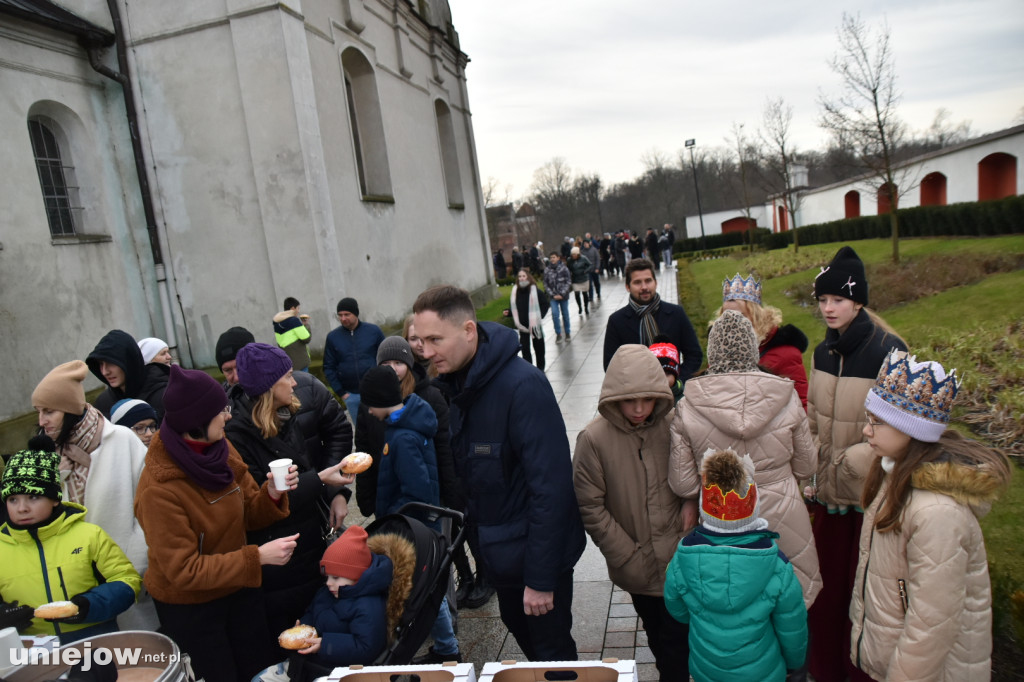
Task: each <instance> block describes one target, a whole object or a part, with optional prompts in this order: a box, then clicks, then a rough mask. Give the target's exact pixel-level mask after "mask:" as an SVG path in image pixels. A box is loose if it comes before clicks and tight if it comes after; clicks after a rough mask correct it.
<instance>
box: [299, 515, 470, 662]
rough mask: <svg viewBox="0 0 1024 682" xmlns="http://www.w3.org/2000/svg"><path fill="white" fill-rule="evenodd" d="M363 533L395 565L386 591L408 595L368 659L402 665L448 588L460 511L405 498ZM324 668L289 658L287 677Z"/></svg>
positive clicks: (419, 641) (458, 535) (460, 526)
mask: <svg viewBox="0 0 1024 682" xmlns="http://www.w3.org/2000/svg"><path fill="white" fill-rule="evenodd" d="M420 519H424V520H425V521H426V522H427V523H438V525H440V526H441V527H442V528H445V530H444V531H442V532H438V531H436V530H434V529H432V528H430V527H429V526H427V525H426V523H424V521H421V520H420ZM366 532H367V534H368V535H369V536H370V537H369V539H368V541H367V544H368V545H369V547H370V550H371V551H373V552H374V553H375V554H386V555H387V556H388V557H389V558H390V559H391V560H392V563H394V564H395V566H396V570H395V575H396V580H395V582H394V583H393V584H392V586H391V592H392V593H395V592H396V591H397V593H398V594H399V595H404V594H407V595H408V596H407V597H405V599H404V601H401V602H399V603H400V604H401V613H400V614H396V617H395V618H391V617H389V619H388V621H389V623H391V622H392V621H393V622H394V627H393V628H391V632H389V633H388V645H387V647H386V648H385V649H384V651H383V652H382V653H381V654H380V656H378V657H377V660H376V661H374V665H404V664H408V663H409V662H411V661H412V658H413V656H414V655H415V654H416V652H417V650H419V648H420V646H421V645H422V644H423V642H424V641H425V640H426V638H427V635H428V634H429V633H430V628H431V627H432V626H433V624H434V621H435V619H436V618H437V611H438V609H439V608H440V607H441V600H442V599H443V598H444V595H445V591H446V590H447V589H448V585H449V580H450V574H451V565H452V554H453V548H454V547H456V546H458V544H459V543H460V542H461V541H462V539H463V534H464V533H465V530H464V528H463V518H462V514H461V513H460V512H457V511H454V510H451V509H444V508H442V507H434V506H432V505H428V504H423V503H421V502H410V503H408V504H405V505H403V506H402V507H401V508H400V509H399V510H398V512H397V513H395V514H388V515H387V516H384V517H382V518H380V519H376V520H375V521H374V522H373V523H371V524H370V525H369V526H367V527H366ZM453 535H454V536H453ZM396 548H397V550H398V551H396ZM410 548H411V551H410ZM403 555H404V556H403ZM409 562H414V565H413V566H411V567H410V568H412V570H405V571H400V570H399V565H401V564H403V563H405V564H408V563H409ZM399 575H403V576H407V577H406V578H405V579H404V580H403V579H399V578H398V576H399ZM402 583H404V584H402ZM390 601H392V600H391V599H390V598H389V602H390ZM389 616H390V614H389ZM330 672H331V671H330V669H328V668H325V667H323V666H320V665H318V664H316V663H313V662H311V661H308V660H307V659H305V657H303V656H299V655H292V656H290V657H289V676H290V678H291V679H292V680H307V679H313V678H315V677H317V676H319V675H327V674H329V673H330Z"/></svg>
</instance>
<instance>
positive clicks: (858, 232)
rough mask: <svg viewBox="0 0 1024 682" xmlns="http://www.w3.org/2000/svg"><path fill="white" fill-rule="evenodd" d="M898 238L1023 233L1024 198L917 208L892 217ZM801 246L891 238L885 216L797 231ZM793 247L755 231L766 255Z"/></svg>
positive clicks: (737, 236)
mask: <svg viewBox="0 0 1024 682" xmlns="http://www.w3.org/2000/svg"><path fill="white" fill-rule="evenodd" d="M897 216H898V217H899V229H900V236H901V237H990V236H994V235H1000V234H1018V233H1020V232H1024V195H1021V196H1014V197H1008V198H1006V199H999V200H996V201H979V202H970V203H962V204H952V205H949V206H918V207H915V208H904V209H900V210H899V211H897ZM797 232H798V233H799V235H800V245H801V246H808V245H811V244H828V243H831V242H846V241H856V240H858V239H881V238H887V237H891V236H892V232H891V228H890V225H889V216H888V214H886V215H880V216H879V215H875V216H862V217H860V218H846V219H844V220H836V221H833V222H830V223H820V224H817V225H806V226H804V227H799V228H797ZM705 242H706V246H705V248H707V249H715V248H722V247H725V246H736V245H740V244H746V243H747V233H746V232H734V233H731V234H716V235H712V236H709V237H707V238H706V240H705ZM792 243H793V232H792V231H787V232H778V233H774V234H773V233H772V232H771V230H767V229H764V228H759V229H757V230H756V231H755V233H754V244H755V245H758V246H761V247H763V248H765V249H768V250H771V249H783V248H786V247H787V246H789V245H790V244H792ZM700 248H701V245H700V238H699V237H698V238H693V239H683V240H679V241H678V242H676V251H678V252H681V253H685V252H689V251H697V250H698V249H700Z"/></svg>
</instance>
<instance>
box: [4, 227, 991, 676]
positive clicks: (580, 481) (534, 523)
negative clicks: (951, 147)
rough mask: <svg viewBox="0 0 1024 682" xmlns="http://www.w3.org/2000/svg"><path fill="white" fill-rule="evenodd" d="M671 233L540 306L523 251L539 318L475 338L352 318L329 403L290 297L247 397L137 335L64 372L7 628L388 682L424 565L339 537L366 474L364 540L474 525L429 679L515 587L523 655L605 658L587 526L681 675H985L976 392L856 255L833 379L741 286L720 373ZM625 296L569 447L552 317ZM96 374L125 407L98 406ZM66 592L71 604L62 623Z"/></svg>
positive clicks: (838, 310)
mask: <svg viewBox="0 0 1024 682" xmlns="http://www.w3.org/2000/svg"><path fill="white" fill-rule="evenodd" d="M670 234H671V226H668V225H666V226H665V228H664V229H663V231H662V234H661V236H660V238H659V236H658V235H657V234H655V231H654V230H648V235H647V239H646V244H644V245H643V246H642V247H641V248H640V249H639V250H638V251H635V252H632V253H630V251H631V249H632V245H633V242H634V241H636V242H637V243H638V244H640V240H639V239H638V238H637V236H636V234H635V233H634V234H633V235H632V236H628V235H624V234H622V233H617V234H616V235H614V236H613V235H611V234H608V233H606V234H605V235H604V237H603V238H601V239H597V238H593V237H591V235H589V234H588V235H586V236H585V237H584V238H583V239H581V240H580V242H579V243H578V244H577V243H575V241H574V240H572V239H570V238H566V242H565V244H564V245H563V249H559V250H558V251H552V252H551V253H550V254H548V259H547V264H546V265H545V266H543V277H542V279H543V286H541V284H540V283H538V280H537V278H536V275H537V274H538V273H537V272H536V269H535V268H534V267H533V264H532V263H531V262H528V261H526V260H522V258H523V257H522V255H521V254H520V253H519V251H518V250H514V252H513V261H514V267H515V266H516V265H518V267H515V273H516V285H515V287H514V288H513V291H512V294H511V296H510V299H509V308H508V310H507V311H506V315H507V316H508V317H510V318H511V320H510V321H511V322H512V327H511V328H510V327H509V326H505V325H502V324H497V323H493V322H485V321H479V320H477V318H476V312H475V308H474V306H473V303H472V300H471V298H470V296H469V294H468V292H466V291H465V290H463V289H460V288H458V287H454V286H448V285H440V286H435V287H432V288H430V289H428V290H426V291H424V292H423V293H421V294H420V295H419V297H418V298H417V299H416V301H415V302H414V304H413V306H412V314H410V315H409V317H408V318H407V319H406V320H405V323H404V325H403V327H402V332H401V334H398V335H395V336H390V337H386V336H385V335H384V333H383V332H382V330H381V329H380V328H379V327H378V326H376V325H373V324H370V323H368V322H363V321H361V320H360V308H359V304H358V302H357V301H356V300H355V299H353V298H347V297H346V298H343V299H341V300H340V301H339V302H338V304H337V311H336V312H337V318H338V322H339V325H340V326H338V327H337V328H336V329H334V330H333V331H331V332H330V333H329V334H327V337H326V343H325V352H324V361H323V362H324V365H323V370H324V375H325V376H326V378H327V382H328V384H329V386H330V388H328V387H327V386H325V385H324V384H323V383H321V382H320V381H319V380H317V379H316V378H315V377H314V376H313V375H312V374H310V373H309V371H308V370H309V365H310V356H309V353H308V350H307V346H308V344H309V340H310V338H311V333H310V323H309V318H308V316H304V315H302V314H301V313H300V312H299V310H300V304H299V301H298V300H297V299H294V298H288V299H286V300H285V301H284V305H283V311H282V312H280V313H277V314H276V315H274V317H273V324H272V328H273V332H274V340H275V344H273V345H271V344H264V343H259V342H257V341H256V338H255V335H254V334H252V333H251V332H250V331H249V330H247V329H244V328H242V327H233V328H231V329H228V330H227V331H225V332H224V333H223V334H222V335H221V336H220V338H219V339H218V342H217V344H216V350H215V356H216V362H217V365H218V368H219V369H220V370H221V372H222V373H223V375H224V381H223V383H218V382H217V381H216V380H215V379H214V378H212V377H211V375H210V374H208V373H206V372H204V371H201V370H191V369H185V368H182V367H181V366H180V365H177V364H174V362H173V359H172V357H171V354H170V352H169V349H168V346H167V344H166V343H164V342H163V341H161V340H160V339H155V338H147V339H142V340H140V341H136V340H135V339H134V338H132V337H131V336H130V335H129V334H127V333H126V332H124V331H121V330H113V331H111V332H109V333H108V334H106V335H105V336H104V337H103V338H102V339H100V340H99V342H98V343H97V344H96V347H95V348H94V350H93V351H92V352H91V353H90V354H89V355H88V356H87V357H86V359H85V361H82V360H72V361H69V362H66V363H64V364H61V365H59V366H57V367H55V368H54V369H53V370H52V371H50V372H49V373H48V374H47V375H46V376H45V377H43V378H42V379H41V381H40V382H39V384H38V386H37V387H36V389H35V390H34V391H33V393H32V396H31V401H32V407H33V408H34V409H35V410H36V411H37V413H38V423H39V435H37V436H36V437H35V438H33V439H32V441H30V442H29V444H28V447H27V448H26V449H24V450H22V451H19V452H17V453H15V454H14V455H12V456H10V457H9V459H8V461H7V463H6V467H5V468H4V471H3V474H2V481H0V497H2V498H3V500H4V502H5V504H4V508H3V514H4V518H3V521H4V523H3V525H2V526H0V563H2V564H3V565H4V567H5V568H4V570H3V571H2V572H0V573H2V575H0V626H3V627H7V626H15V627H18V628H19V629H21V630H23V631H25V632H28V633H35V634H51V635H56V636H57V637H59V639H60V642H61V643H65V644H66V643H69V642H73V641H77V640H79V639H82V638H85V637H90V636H93V635H96V634H101V633H105V632H111V631H116V630H117V629H143V630H157V629H159V631H160V632H162V633H164V634H166V635H168V636H169V637H171V638H172V639H173V640H174V641H175V642H176V643H177V644H178V646H179V647H180V648H181V649H182V651H183V652H184V653H186V654H188V656H189V657H190V659H191V663H192V665H193V667H194V669H195V671H196V673H197V675H198V676H199V677H204V678H205V679H206V680H207V681H208V682H212V681H213V680H218V681H220V680H249V679H266V680H278V679H313V678H314V677H315V676H317V675H318V674H323V673H324V671H325V670H329V669H330V668H331V667H333V666H337V665H348V664H353V663H364V664H365V663H371V662H372V661H373V660H374V659H375V658H376V657H377V656H378V655H379V654H380V653H381V651H382V650H383V649H384V647H385V645H386V644H387V642H388V641H389V639H390V637H391V633H392V629H391V628H392V626H393V624H394V622H395V619H396V617H397V614H398V613H400V611H401V606H402V603H403V601H404V598H405V597H406V596H407V595H408V588H407V587H402V586H407V585H408V584H409V583H410V582H411V578H410V576H411V572H412V571H413V570H414V569H413V564H414V558H413V557H412V556H411V552H412V549H411V546H409V545H408V543H405V544H403V542H400V541H396V540H395V539H394V538H390V539H382V538H378V537H369V538H368V537H367V535H366V533H365V531H363V529H362V528H360V527H359V526H350V527H349V528H348V529H347V530H344V527H345V525H346V517H347V516H348V513H349V511H348V505H349V503H350V501H351V498H352V496H353V491H352V485H353V484H355V498H356V503H357V504H358V506H359V509H360V511H361V512H362V513H363V515H365V516H367V517H369V516H371V515H372V516H375V517H377V518H380V517H382V516H385V515H387V514H392V513H394V512H396V511H397V510H398V509H399V508H400V507H401V506H402V505H403V504H404V503H406V502H422V503H426V504H429V505H435V506H437V505H443V506H445V507H449V508H452V509H456V510H458V511H461V512H463V513H465V515H466V523H467V525H466V529H467V533H466V538H467V542H466V545H467V546H464V547H463V546H460V547H458V548H456V551H455V557H454V562H453V563H454V565H455V569H456V573H457V575H458V587H459V589H458V590H457V591H456V593H455V597H454V600H453V601H454V602H455V603H449V600H448V598H445V599H444V600H442V602H441V606H440V608H439V610H438V613H437V614H436V617H435V616H434V614H429V615H430V616H431V618H432V619H433V621H434V622H433V627H432V629H431V638H432V644H431V646H430V648H429V649H428V652H427V654H426V655H425V656H423V657H421V658H420V659H418V660H417V662H441V661H448V660H456V661H458V660H461V656H462V653H461V651H460V648H459V642H458V639H457V637H456V634H455V628H454V624H453V620H452V615H453V613H454V612H455V611H456V610H457V609H458V608H466V607H468V608H476V607H479V606H481V605H483V604H484V603H486V602H487V601H488V600H490V599H491V597H492V596H495V595H496V597H497V603H498V608H499V611H500V615H501V619H502V621H503V623H504V624H505V625H506V626H507V628H508V630H509V632H510V633H511V634H512V635H513V637H514V638H515V640H516V642H517V643H518V645H519V646H520V648H521V650H522V651H523V653H524V654H525V655H526V657H527V658H529V659H530V660H559V661H571V660H576V658H577V651H576V643H575V641H574V640H573V637H572V634H571V629H572V619H573V614H572V597H573V574H574V567H575V565H576V563H577V561H578V560H579V558H580V556H581V555H582V553H583V549H584V546H585V544H586V535H587V534H589V535H590V537H591V538H592V539H593V541H594V543H595V544H596V545H597V547H598V548H599V549H600V551H601V552H602V554H603V556H604V558H605V560H606V563H607V567H608V573H609V577H610V579H611V581H612V582H613V583H615V584H616V585H617V586H619V587H620V588H621V589H623V590H625V591H627V592H628V593H629V594H630V596H631V599H632V603H633V606H634V608H635V610H636V612H637V614H638V616H639V618H640V621H641V623H642V626H643V628H644V630H645V631H646V633H647V641H648V644H649V646H650V648H651V651H652V653H653V655H654V657H655V660H656V665H657V668H658V670H659V674H660V679H661V680H665V681H674V680H684V681H685V680H688V679H690V676H691V675H692V676H693V678H694V679H696V680H723V679H758V680H783V679H791V680H801V679H806V676H807V674H808V673H810V674H811V675H813V677H814V679H815V680H818V681H819V682H833V681H835V682H842V681H843V680H846V679H850V680H858V679H878V680H884V679H921V680H925V679H928V680H980V679H988V675H989V668H990V652H991V641H992V633H991V630H992V621H991V590H990V587H989V582H988V574H987V562H986V556H985V548H984V541H983V539H982V536H981V531H980V527H979V525H978V521H977V517H978V515H979V514H980V513H982V512H983V511H985V510H986V509H987V506H988V505H989V504H990V503H991V502H992V501H993V500H994V499H995V498H996V496H997V495H998V494H999V492H1000V491H1001V490H1002V489H1003V488H1004V487H1005V485H1006V484H1007V482H1008V480H1009V475H1010V469H1009V465H1008V462H1007V460H1006V458H1005V456H1003V455H1002V454H1001V453H999V452H997V451H995V450H993V449H990V448H987V447H984V446H982V445H980V444H978V443H976V442H973V441H970V440H968V439H966V438H964V437H963V436H961V435H959V434H958V433H957V432H956V431H953V430H950V429H948V428H947V427H948V425H949V421H950V412H951V406H952V402H953V399H954V398H955V396H956V393H957V388H958V379H957V376H956V374H955V372H954V371H947V370H946V369H945V368H944V367H943V366H942V365H941V364H940V363H939V362H936V361H923V362H919V361H918V360H917V359H916V358H915V357H914V356H912V355H909V354H908V353H907V346H906V343H905V342H904V341H903V339H902V338H901V337H900V336H899V335H898V334H897V333H896V331H895V330H893V329H892V328H891V327H889V325H888V324H887V323H886V322H885V321H884V320H883V319H882V318H881V317H879V316H878V315H877V314H876V313H874V312H873V311H871V310H870V308H869V307H868V303H869V295H868V294H869V291H868V281H867V273H866V271H865V268H864V265H863V263H862V262H861V260H860V259H859V258H858V256H857V254H856V253H855V252H854V251H853V249H851V248H849V247H843V248H842V249H841V250H840V251H839V252H838V253H837V254H836V255H835V257H834V258H833V259H832V261H831V262H830V263H829V264H828V265H827V266H826V267H823V268H822V269H821V273H820V274H819V275H818V276H817V277H816V278H815V280H814V283H813V286H814V295H815V297H816V299H817V300H818V306H819V310H820V313H821V316H822V318H823V321H824V323H825V326H826V332H825V337H824V339H823V340H822V341H821V342H820V343H819V344H818V345H817V347H816V348H815V350H814V353H813V361H812V365H811V367H812V371H811V373H810V376H808V375H807V373H806V371H805V370H804V364H803V360H802V357H803V353H804V351H805V350H806V349H807V348H808V339H807V336H806V335H805V334H804V333H803V332H801V331H800V330H799V329H797V328H796V327H794V326H793V325H787V324H784V323H783V320H782V314H781V311H779V309H778V308H775V307H772V306H770V305H768V304H766V303H765V302H764V301H763V300H762V294H763V292H762V289H761V285H760V282H759V281H758V280H757V279H756V278H755V277H754V276H752V275H749V276H746V277H744V276H741V275H739V274H737V275H736V276H735V277H733V278H731V279H726V280H725V282H724V283H723V297H722V307H721V308H720V309H719V310H718V311H717V312H716V315H715V319H714V320H712V323H711V325H710V332H709V335H708V338H707V342H706V350H707V366H706V369H704V370H703V371H700V368H701V367H702V365H703V362H704V350H703V348H702V345H701V343H700V342H699V340H698V339H697V335H696V332H695V330H694V327H693V325H692V324H691V322H690V320H689V318H688V317H687V314H686V312H685V310H684V309H683V308H682V307H681V306H678V305H675V304H672V303H669V302H667V301H662V300H661V298H660V296H659V295H658V280H657V276H658V273H659V272H660V271H662V268H661V267H660V266H659V261H662V260H663V259H664V266H665V269H668V267H669V263H670V262H671V241H668V240H669V239H672V240H674V235H673V236H672V237H669V235H670ZM620 242H621V246H622V250H620V249H619V245H620ZM666 242H667V245H666ZM539 246H540V245H539V244H538V246H537V247H534V248H538V247H539ZM645 251H646V253H647V255H649V256H650V258H644V257H643V255H644V252H645ZM538 253H539V251H538ZM627 254H628V255H627ZM516 255H520V262H519V263H518V264H515V256H516ZM496 267H497V263H496ZM503 267H504V266H503ZM616 273H621V276H622V278H623V280H624V285H625V288H626V291H627V292H628V296H629V299H628V302H627V304H626V305H625V306H623V307H622V308H621V309H620V310H617V311H615V312H614V313H612V314H611V315H609V317H608V322H607V328H606V330H605V336H604V344H603V354H604V366H605V371H606V373H605V378H604V382H603V385H602V388H601V395H600V398H599V402H598V415H597V416H596V417H595V418H594V420H593V421H592V422H591V423H590V424H588V425H587V427H586V428H585V429H583V430H582V431H581V432H580V434H579V436H578V438H577V442H576V447H575V453H574V455H573V456H570V445H569V441H568V436H567V433H566V427H565V423H564V421H563V419H562V416H561V411H560V409H559V406H558V402H557V400H556V398H555V395H554V392H553V390H552V387H551V385H550V383H549V382H548V380H547V378H546V376H545V374H544V371H543V370H544V367H545V347H544V333H543V329H542V320H543V318H544V316H545V315H546V313H547V311H548V310H551V311H552V317H553V322H554V328H555V332H556V341H557V342H563V341H564V342H566V343H567V342H569V341H570V340H571V332H570V312H569V294H570V292H572V293H573V294H574V295H575V299H576V302H577V307H578V311H577V312H578V314H579V315H580V316H586V315H588V314H589V313H590V307H591V306H594V305H598V302H599V301H600V300H601V278H602V276H604V277H605V282H604V284H605V286H608V285H609V284H610V282H609V281H608V279H607V278H608V277H610V276H616ZM563 329H564V331H563ZM534 363H535V365H534ZM89 372H91V373H92V374H93V375H94V376H95V377H96V378H97V379H99V380H100V381H101V382H102V383H103V384H105V385H106V388H105V389H104V390H103V391H102V392H101V393H100V394H99V395H98V397H97V398H96V399H95V400H94V402H93V404H91V405H90V404H88V403H87V402H86V395H85V390H84V381H85V380H86V378H87V376H88V373H89ZM332 390H333V393H332ZM339 399H340V402H339ZM346 410H347V414H346ZM353 422H354V424H355V427H354V428H353ZM353 443H354V444H355V447H356V449H357V450H359V451H361V452H366V453H369V454H370V455H371V456H372V457H373V464H372V466H371V467H370V469H368V470H367V471H365V472H362V473H360V474H358V476H354V475H351V474H344V473H342V471H341V461H342V459H343V458H344V457H345V456H346V455H348V454H349V453H350V452H351V451H352V450H353ZM282 462H283V464H282ZM275 471H276V473H274V472H275ZM357 479H358V480H357ZM423 520H424V521H425V522H426V523H428V525H431V526H432V527H434V528H435V529H439V525H438V524H437V522H436V521H435V520H432V519H430V518H424V519H423ZM343 530H344V532H342V531H343ZM335 538H337V539H335ZM72 545H74V546H75V547H77V548H78V549H76V550H75V551H74V552H70V551H68V548H69V547H71V546H72ZM471 558H472V560H473V561H472V562H471ZM473 562H475V567H476V569H475V571H474V570H473ZM403 590H405V591H404V592H403ZM50 601H67V602H70V603H71V604H73V605H74V609H73V610H74V613H73V614H72V615H69V616H61V617H57V618H52V619H43V618H39V617H35V616H34V613H33V608H32V607H36V606H40V605H41V604H42V603H43V602H50ZM293 625H310V626H313V627H315V628H316V631H315V633H314V635H312V636H310V638H309V639H308V640H305V641H303V642H302V644H301V645H300V646H299V647H295V648H296V649H297V651H296V652H293V653H291V654H290V655H289V654H287V653H286V652H283V651H282V650H281V649H280V648H278V647H277V646H276V645H275V642H274V640H275V637H277V635H278V633H281V632H282V631H285V630H287V629H288V628H290V627H292V626H293ZM284 659H287V661H285V660H284Z"/></svg>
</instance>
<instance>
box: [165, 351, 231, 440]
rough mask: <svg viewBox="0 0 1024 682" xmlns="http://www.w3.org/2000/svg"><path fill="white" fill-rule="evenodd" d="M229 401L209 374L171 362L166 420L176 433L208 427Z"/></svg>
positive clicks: (166, 397) (166, 394)
mask: <svg viewBox="0 0 1024 682" xmlns="http://www.w3.org/2000/svg"><path fill="white" fill-rule="evenodd" d="M227 404H228V396H227V394H226V393H224V389H223V388H221V385H220V384H218V383H217V381H216V379H214V378H213V377H211V376H210V375H209V374H207V373H206V372H204V371H202V370H199V369H182V368H181V366H180V365H171V376H170V378H169V379H168V380H167V390H166V391H164V422H165V423H166V424H167V425H168V426H169V427H171V429H173V430H174V431H175V433H188V432H189V431H192V430H193V429H203V428H206V425H207V424H209V423H210V422H211V421H212V420H213V418H214V417H216V416H217V413H218V412H220V411H221V410H223V409H224V408H225V407H227Z"/></svg>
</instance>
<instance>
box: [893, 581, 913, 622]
mask: <svg viewBox="0 0 1024 682" xmlns="http://www.w3.org/2000/svg"><path fill="white" fill-rule="evenodd" d="M896 585H897V587H899V590H900V601H901V602H902V603H903V615H904V616H905V615H907V610H908V609H909V608H910V599H909V598H908V597H907V581H906V580H904V579H903V578H897V579H896Z"/></svg>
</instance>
